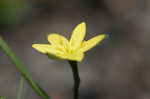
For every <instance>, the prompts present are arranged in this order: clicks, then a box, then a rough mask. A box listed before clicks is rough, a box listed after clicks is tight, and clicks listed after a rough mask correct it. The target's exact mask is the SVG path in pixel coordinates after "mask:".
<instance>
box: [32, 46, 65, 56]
mask: <svg viewBox="0 0 150 99" xmlns="http://www.w3.org/2000/svg"><path fill="white" fill-rule="evenodd" d="M32 47H33V48H35V49H36V50H37V51H39V52H41V53H43V54H51V55H54V56H56V57H60V56H63V52H61V51H60V50H57V49H55V48H54V47H53V46H52V45H49V44H33V45H32Z"/></svg>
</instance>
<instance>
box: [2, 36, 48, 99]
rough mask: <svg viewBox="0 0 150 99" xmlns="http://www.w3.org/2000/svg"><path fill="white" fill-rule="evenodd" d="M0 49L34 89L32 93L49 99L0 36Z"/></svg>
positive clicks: (43, 98)
mask: <svg viewBox="0 0 150 99" xmlns="http://www.w3.org/2000/svg"><path fill="white" fill-rule="evenodd" d="M0 49H2V51H3V52H4V53H5V54H6V55H7V56H9V57H10V59H11V61H12V63H14V64H15V65H16V68H17V69H18V71H19V72H20V73H21V74H22V76H23V77H24V79H26V80H27V82H28V83H29V85H30V86H31V87H32V88H33V89H34V91H35V92H36V93H37V94H38V95H39V96H41V98H42V99H49V96H48V95H47V93H46V92H45V91H44V90H43V89H42V88H40V86H39V85H38V84H37V83H36V82H35V81H34V80H33V79H32V76H31V74H30V73H29V72H28V70H27V69H26V67H25V66H24V65H23V63H22V62H21V61H20V60H19V59H18V57H17V56H16V55H15V54H14V53H13V51H12V50H11V48H10V47H9V46H8V45H7V43H6V42H5V41H4V40H3V38H2V37H1V36H0Z"/></svg>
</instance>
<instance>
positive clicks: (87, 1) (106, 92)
mask: <svg viewBox="0 0 150 99" xmlns="http://www.w3.org/2000/svg"><path fill="white" fill-rule="evenodd" d="M83 21H84V22H86V24H87V37H86V39H90V38H91V37H93V36H96V35H98V34H100V33H106V34H109V35H110V36H109V38H107V39H105V40H104V41H103V43H102V44H101V46H97V47H96V48H94V49H92V50H91V51H89V52H87V53H86V57H85V59H84V61H83V62H81V63H79V71H80V76H81V86H80V99H150V61H149V60H150V55H149V50H150V46H149V43H150V40H149V39H150V38H149V37H150V33H149V32H150V28H149V26H150V1H149V0H0V34H1V35H2V36H3V37H4V38H5V40H6V41H7V42H8V43H9V45H10V46H11V47H12V49H13V51H14V52H15V53H16V54H17V55H18V57H19V58H20V59H22V60H23V62H24V64H25V65H26V68H27V69H28V70H29V71H30V72H31V73H32V75H33V78H34V80H36V81H37V82H38V83H39V84H40V85H41V86H42V88H44V89H45V90H46V92H47V93H48V94H49V95H51V99H71V97H72V86H73V78H72V72H71V69H70V67H69V65H68V63H67V62H66V61H56V60H52V59H48V58H47V56H46V55H42V54H40V53H38V52H36V51H35V50H34V49H33V48H31V45H32V44H33V43H48V42H47V35H48V34H50V33H59V34H61V35H65V36H66V37H70V35H71V32H72V30H73V28H74V27H75V26H76V25H77V24H79V23H81V22H83ZM19 79H20V74H19V73H18V71H17V70H16V68H15V65H14V64H12V63H11V62H10V59H9V58H8V57H7V56H6V55H4V53H2V52H1V51H0V96H7V97H8V99H16V91H17V90H18V84H19ZM24 99H40V97H39V96H37V95H36V94H35V92H34V91H33V90H32V89H31V88H30V87H29V86H28V84H26V85H25V88H24Z"/></svg>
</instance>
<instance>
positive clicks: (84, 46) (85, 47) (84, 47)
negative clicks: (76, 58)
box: [79, 34, 106, 52]
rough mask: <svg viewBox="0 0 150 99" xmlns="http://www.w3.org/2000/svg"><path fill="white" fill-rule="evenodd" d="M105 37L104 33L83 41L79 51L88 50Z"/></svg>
mask: <svg viewBox="0 0 150 99" xmlns="http://www.w3.org/2000/svg"><path fill="white" fill-rule="evenodd" d="M105 37H106V35H105V34H101V35H98V36H96V37H94V38H92V39H90V40H88V41H85V42H83V44H82V47H81V49H80V50H79V51H81V52H86V51H88V50H90V49H91V48H93V47H95V46H96V45H97V44H98V43H100V42H101V41H102V40H103V39H104V38H105Z"/></svg>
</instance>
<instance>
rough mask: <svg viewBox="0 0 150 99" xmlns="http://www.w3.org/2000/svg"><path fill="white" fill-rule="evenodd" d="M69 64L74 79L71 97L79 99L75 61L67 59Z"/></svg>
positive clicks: (78, 80)
mask: <svg viewBox="0 0 150 99" xmlns="http://www.w3.org/2000/svg"><path fill="white" fill-rule="evenodd" d="M69 64H70V66H71V69H72V73H73V79H74V88H73V92H74V94H73V97H74V99H79V86H80V77H79V71H78V66H77V62H76V61H69Z"/></svg>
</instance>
